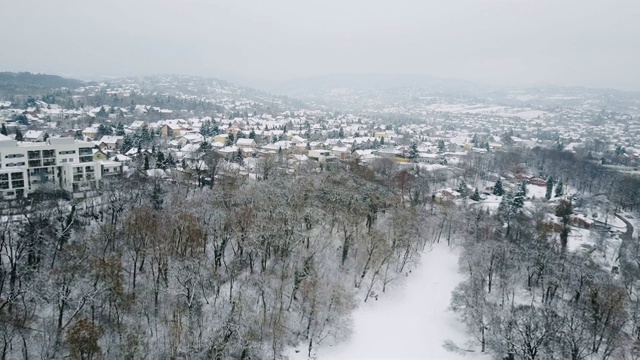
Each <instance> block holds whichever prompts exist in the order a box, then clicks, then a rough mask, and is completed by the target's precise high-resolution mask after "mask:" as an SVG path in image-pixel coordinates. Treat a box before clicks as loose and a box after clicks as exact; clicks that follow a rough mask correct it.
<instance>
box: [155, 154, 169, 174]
mask: <svg viewBox="0 0 640 360" xmlns="http://www.w3.org/2000/svg"><path fill="white" fill-rule="evenodd" d="M156 167H157V168H158V169H162V170H166V169H167V163H166V161H165V157H164V153H162V151H158V153H157V154H156Z"/></svg>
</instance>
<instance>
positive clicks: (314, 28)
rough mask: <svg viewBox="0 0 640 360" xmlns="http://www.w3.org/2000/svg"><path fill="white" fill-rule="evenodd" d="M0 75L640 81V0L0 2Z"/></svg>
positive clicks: (628, 84)
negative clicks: (394, 76) (417, 76)
mask: <svg viewBox="0 0 640 360" xmlns="http://www.w3.org/2000/svg"><path fill="white" fill-rule="evenodd" d="M0 11H1V12H2V14H3V15H2V17H1V20H0V33H2V37H1V39H2V41H1V45H0V49H1V50H0V71H34V72H46V73H54V74H61V75H67V76H87V75H112V76H121V75H142V74H158V73H172V74H194V75H207V76H226V77H232V76H235V77H244V78H257V79H263V80H270V81H280V80H288V79H293V78H298V77H308V76H317V75H327V74H362V73H366V74H424V75H434V76H438V77H448V78H458V79H466V80H474V81H481V82H486V83H490V84H513V85H523V84H526V85H529V84H558V85H586V86H599V87H600V86H606V87H616V88H623V89H634V90H640V68H639V65H640V47H639V46H640V22H639V21H638V19H640V1H638V0H441V1H435V0H394V1H392V0H228V1H222V0H153V1H152V0H2V4H1V5H0Z"/></svg>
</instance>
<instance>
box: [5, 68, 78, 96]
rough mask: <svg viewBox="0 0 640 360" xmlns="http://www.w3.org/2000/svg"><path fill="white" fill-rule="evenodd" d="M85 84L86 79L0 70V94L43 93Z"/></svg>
mask: <svg viewBox="0 0 640 360" xmlns="http://www.w3.org/2000/svg"><path fill="white" fill-rule="evenodd" d="M84 85H86V83H85V82H84V81H81V80H76V79H68V78H63V77H60V76H57V75H46V74H33V73H30V72H19V73H13V72H0V95H4V96H7V95H34V94H42V93H48V92H50V91H52V90H53V89H59V88H69V89H75V88H78V87H80V86H84Z"/></svg>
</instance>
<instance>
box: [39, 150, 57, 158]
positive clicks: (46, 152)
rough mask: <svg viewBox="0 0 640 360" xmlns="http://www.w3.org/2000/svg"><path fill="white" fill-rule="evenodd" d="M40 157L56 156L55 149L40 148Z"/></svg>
mask: <svg viewBox="0 0 640 360" xmlns="http://www.w3.org/2000/svg"><path fill="white" fill-rule="evenodd" d="M42 157H43V158H55V157H56V152H55V150H42Z"/></svg>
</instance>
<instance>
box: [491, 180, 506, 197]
mask: <svg viewBox="0 0 640 360" xmlns="http://www.w3.org/2000/svg"><path fill="white" fill-rule="evenodd" d="M493 195H496V196H502V195H504V188H503V187H502V180H500V179H498V181H496V184H495V185H494V186H493Z"/></svg>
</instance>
